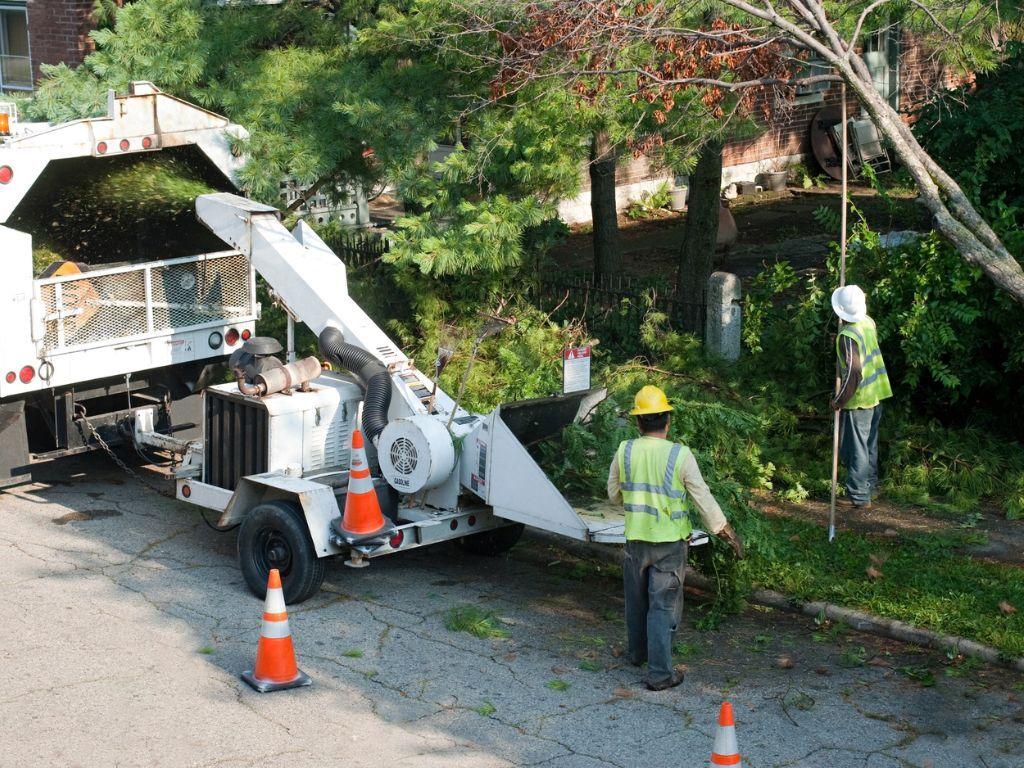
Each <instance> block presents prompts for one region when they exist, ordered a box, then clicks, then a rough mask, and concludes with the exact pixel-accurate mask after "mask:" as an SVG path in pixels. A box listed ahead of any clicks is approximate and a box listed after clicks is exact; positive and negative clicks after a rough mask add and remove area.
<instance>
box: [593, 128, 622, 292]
mask: <svg viewBox="0 0 1024 768" xmlns="http://www.w3.org/2000/svg"><path fill="white" fill-rule="evenodd" d="M616 165H617V158H616V152H615V148H614V147H613V146H612V144H611V142H610V141H609V139H608V134H607V133H605V132H604V131H599V132H598V133H596V134H594V138H593V140H592V141H591V143H590V212H591V217H592V219H593V223H594V276H595V277H598V278H600V277H601V276H602V275H617V274H619V272H620V271H621V269H622V260H621V259H620V257H619V220H618V211H617V210H616V207H615V166H616Z"/></svg>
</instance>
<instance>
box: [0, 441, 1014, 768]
mask: <svg viewBox="0 0 1024 768" xmlns="http://www.w3.org/2000/svg"><path fill="white" fill-rule="evenodd" d="M39 474H40V477H42V478H43V481H41V482H37V483H35V484H33V485H28V486H23V487H20V488H16V489H13V490H9V491H7V492H5V493H4V494H3V495H2V496H0V553H2V559H3V564H4V565H3V569H2V571H0V583H2V586H3V596H4V598H5V604H6V610H5V616H4V621H3V622H2V623H0V671H2V679H3V680H4V682H3V685H2V686H0V766H19V767H20V766H25V765H32V766H50V765H53V766H113V765H119V766H136V765H138V766H274V765H308V764H313V763H314V762H315V763H317V764H320V765H345V766H385V765H386V766H416V767H417V768H419V767H422V768H430V767H432V766H445V767H446V768H460V767H461V766H467V767H468V766H473V768H478V767H483V768H489V767H490V766H509V765H517V766H552V767H554V768H608V767H609V766H615V767H617V768H631V767H632V766H641V765H642V766H644V767H645V768H660V766H666V768H667V767H668V766H672V767H673V768H678V767H679V766H694V767H696V766H703V765H707V762H708V757H709V755H710V751H711V745H712V741H713V737H714V725H715V718H716V714H717V709H718V706H719V704H720V703H721V701H722V700H723V699H725V698H728V699H729V700H730V701H732V703H733V706H734V708H735V710H736V719H737V733H738V737H739V744H740V750H741V752H742V753H743V761H744V765H746V766H748V767H749V768H769V767H772V768H782V767H783V766H785V767H787V768H790V767H791V768H820V767H821V766H826V765H827V766H829V767H830V768H913V767H915V766H916V767H919V768H925V767H931V768H939V767H940V766H952V767H955V768H962V767H967V766H978V768H1021V766H1024V678H1022V677H1021V676H1020V675H1015V674H1013V673H1010V672H1007V671H1005V670H998V669H989V668H984V667H980V666H974V665H972V664H970V663H968V664H966V665H964V664H960V665H958V666H951V665H950V662H949V660H948V659H947V658H946V657H945V656H944V655H943V654H938V653H933V652H925V651H922V650H921V649H916V648H912V647H909V646H906V645H903V644H899V643H895V642H889V641H883V640H880V639H878V638H874V637H871V636H868V635H862V634H858V633H856V632H853V631H851V630H845V629H843V628H842V627H839V628H836V627H817V626H815V623H814V622H813V621H810V620H807V619H804V618H800V617H793V616H789V615H785V614H781V613H777V612H771V611H765V610H753V609H752V610H749V611H748V612H747V613H746V614H745V615H743V616H739V617H736V618H735V619H734V620H732V621H730V622H729V623H728V625H727V626H724V627H722V628H720V629H718V630H715V631H706V632H702V631H698V630H697V629H696V628H695V627H694V622H695V620H696V618H697V617H698V613H697V611H696V610H695V609H694V606H693V605H692V604H691V605H690V606H689V607H688V608H687V611H686V619H685V621H684V627H683V628H682V629H681V632H680V635H679V637H678V640H679V642H680V643H681V644H682V645H681V647H680V651H681V661H683V662H685V663H686V665H687V680H686V682H685V684H684V685H683V686H682V687H680V688H678V689H675V690H672V691H668V692H663V693H651V692H649V691H646V690H645V689H643V688H641V687H640V685H639V674H638V671H637V670H635V669H634V668H632V667H630V666H628V665H624V664H621V661H620V659H619V657H617V656H616V649H617V647H618V646H619V645H620V644H621V642H622V638H623V625H622V621H621V612H622V598H621V594H620V589H619V584H618V582H617V581H616V580H615V579H614V577H611V576H609V574H608V573H607V571H608V568H607V566H597V565H595V564H593V563H587V562H581V561H579V560H577V559H575V558H574V557H573V556H572V555H570V554H567V553H565V552H562V551H559V550H557V549H555V548H553V547H552V545H551V544H550V542H549V541H546V540H541V539H529V540H524V543H523V544H521V545H520V546H519V547H517V548H516V550H514V551H513V553H512V554H511V555H510V556H508V557H504V558H495V559H481V558H476V557H473V556H470V555H467V554H464V553H462V551H461V550H460V549H459V548H458V547H456V546H452V545H442V546H440V547H434V548H425V549H422V550H418V551H413V552H408V553H405V554H402V555H399V556H396V557H394V558H384V559H382V560H378V561H375V562H374V563H373V565H372V566H371V567H370V568H367V569H364V570H360V571H356V570H351V569H348V568H346V567H345V566H344V565H343V564H342V563H341V562H340V561H332V562H330V563H329V565H328V570H327V579H326V581H325V584H324V588H323V590H322V591H321V592H320V593H319V594H318V595H317V596H316V597H315V598H313V599H312V600H310V601H308V602H306V603H304V604H302V605H299V606H295V607H293V608H292V609H291V611H290V615H291V626H292V631H293V633H294V639H295V645H296V649H297V652H298V657H299V666H300V667H301V668H302V669H303V670H304V671H305V672H307V673H308V674H309V675H310V676H311V677H312V678H313V686H312V687H311V688H304V689H298V690H293V691H289V692H285V693H276V694H267V695H260V694H257V693H255V692H254V691H252V690H251V689H250V688H249V687H248V686H246V685H245V684H244V683H243V682H242V681H241V680H240V679H239V673H240V672H242V671H243V670H244V669H247V668H250V667H251V664H252V661H253V655H254V653H255V648H256V639H257V634H258V628H259V623H260V616H261V610H262V606H261V603H260V601H259V600H257V599H256V598H254V597H253V596H252V595H250V594H249V593H248V591H247V590H246V588H245V586H244V583H243V581H242V578H241V575H240V574H239V572H238V568H237V565H236V560H235V538H234V534H233V533H229V534H219V533H216V532H214V531H212V530H210V529H209V528H207V527H206V526H205V525H204V524H203V522H202V520H201V519H200V517H199V514H198V510H197V509H196V508H193V507H189V506H187V505H184V504H180V503H177V502H175V501H173V500H170V499H167V498H162V497H159V496H157V495H155V494H153V493H152V492H150V491H149V490H147V489H145V488H143V487H142V486H141V485H139V484H138V483H137V482H135V481H134V480H132V479H129V478H127V477H125V476H124V475H122V474H121V473H120V472H119V471H118V470H116V469H114V468H112V467H111V466H109V465H108V464H107V463H106V460H105V459H104V458H103V457H99V456H89V457H81V458H78V459H74V460H70V461H66V462H63V463H59V464H55V465H51V466H49V467H47V468H45V469H43V470H42V471H41V472H40V473H39ZM466 603H471V604H474V605H477V606H479V607H480V608H481V609H483V610H485V611H488V612H493V615H494V617H495V618H494V622H495V624H496V625H497V626H499V627H500V628H501V629H503V630H504V631H505V632H507V634H508V637H504V638H485V639H481V638H477V637H474V636H472V635H469V634H465V633H461V632H451V631H449V630H447V629H446V628H445V622H444V619H445V616H446V614H447V613H448V611H449V610H451V609H452V608H453V607H455V606H458V605H461V604H466ZM556 679H557V680H562V681H565V683H568V687H567V688H565V689H564V690H559V688H561V687H562V686H560V685H557V684H556V685H554V686H549V685H548V684H549V683H552V681H555V680H556ZM932 680H934V684H932V685H928V683H930V682H931V681H932Z"/></svg>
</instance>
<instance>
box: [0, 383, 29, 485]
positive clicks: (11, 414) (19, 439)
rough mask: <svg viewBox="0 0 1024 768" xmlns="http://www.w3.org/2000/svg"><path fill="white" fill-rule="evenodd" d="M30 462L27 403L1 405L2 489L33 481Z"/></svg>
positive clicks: (17, 401) (0, 448) (0, 449)
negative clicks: (26, 420)
mask: <svg viewBox="0 0 1024 768" xmlns="http://www.w3.org/2000/svg"><path fill="white" fill-rule="evenodd" d="M29 461H30V458H29V452H28V433H27V431H26V428H25V402H24V401H23V400H16V401H14V402H10V403H0V488H8V487H10V486H12V485H19V484H21V483H27V482H29V481H31V480H32V475H31V473H30V472H29Z"/></svg>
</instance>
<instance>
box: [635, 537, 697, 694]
mask: <svg viewBox="0 0 1024 768" xmlns="http://www.w3.org/2000/svg"><path fill="white" fill-rule="evenodd" d="M688 546H689V545H688V544H687V542H685V541H670V542H665V543H661V544H653V543H651V542H648V541H627V542H626V559H625V561H624V562H623V564H622V579H623V582H624V583H625V587H626V634H627V635H628V638H629V651H628V653H629V660H630V661H631V662H632V663H634V664H638V665H639V664H642V663H643V662H645V661H646V662H647V682H649V683H663V682H666V681H668V680H669V679H670V678H671V677H672V666H673V665H672V640H673V636H674V635H675V631H676V627H677V626H678V624H679V619H680V617H681V616H682V612H683V575H684V573H685V571H686V550H687V548H688Z"/></svg>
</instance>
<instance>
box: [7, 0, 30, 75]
mask: <svg viewBox="0 0 1024 768" xmlns="http://www.w3.org/2000/svg"><path fill="white" fill-rule="evenodd" d="M0 89H4V90H31V89H32V59H31V57H30V56H29V48H28V10H27V8H26V3H4V2H0Z"/></svg>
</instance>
